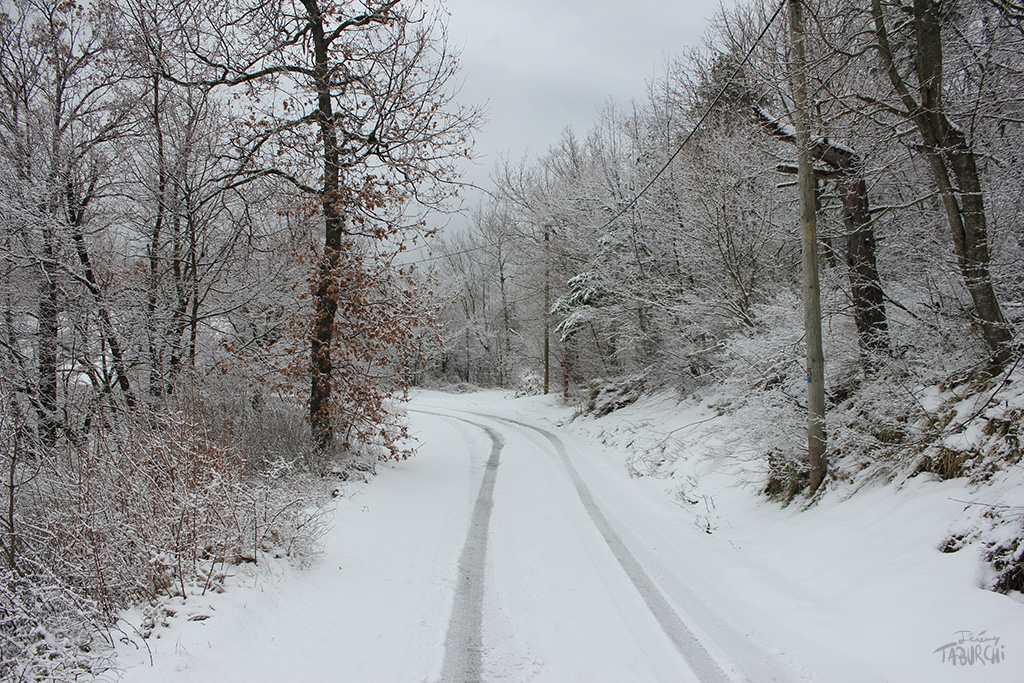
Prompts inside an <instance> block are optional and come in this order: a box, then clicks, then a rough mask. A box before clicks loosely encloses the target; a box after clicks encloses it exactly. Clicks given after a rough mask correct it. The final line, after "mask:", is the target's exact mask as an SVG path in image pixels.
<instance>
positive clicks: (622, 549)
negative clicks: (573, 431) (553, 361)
mask: <svg viewBox="0 0 1024 683" xmlns="http://www.w3.org/2000/svg"><path fill="white" fill-rule="evenodd" d="M467 412H470V411H467ZM471 414H472V415H477V416H479V417H486V418H488V419H491V420H495V421H497V422H504V423H507V424H512V425H518V426H520V427H525V428H526V429H530V430H533V431H535V432H537V433H539V434H541V435H543V436H544V437H545V438H547V440H548V441H550V442H551V444H552V445H553V446H554V448H555V452H557V453H558V455H559V458H560V459H561V461H562V464H563V465H564V466H565V469H566V471H567V473H568V475H569V479H570V481H572V484H573V486H574V487H575V488H576V493H577V495H578V496H579V499H580V501H581V502H582V503H583V507H584V509H585V510H586V511H587V514H588V515H589V516H590V519H591V521H592V522H593V523H594V526H596V527H597V530H598V531H599V532H600V533H601V536H602V537H603V538H604V540H605V543H607V545H608V547H609V549H611V551H612V554H613V555H614V556H615V559H617V560H618V561H619V565H621V566H622V569H623V571H624V572H626V576H628V577H629V580H630V581H631V582H632V583H633V586H634V587H635V588H636V590H637V592H639V593H640V597H642V598H643V600H644V603H646V605H647V608H648V609H649V610H650V611H651V614H653V615H654V618H655V619H656V620H657V621H658V624H659V625H661V628H662V630H663V631H664V632H665V635H666V636H668V638H669V640H671V641H672V644H673V645H675V647H676V650H677V651H678V652H679V654H680V655H682V657H683V659H685V660H686V662H687V663H688V664H689V665H690V668H691V669H692V670H693V672H694V673H695V674H696V675H697V677H698V678H699V679H700V680H701V681H703V683H728V682H729V681H732V680H735V679H734V678H733V677H732V676H729V675H728V674H726V672H725V671H724V670H723V668H722V667H721V665H720V664H719V663H718V662H717V661H716V660H715V659H714V658H713V657H712V656H711V655H710V654H709V653H708V651H707V649H705V647H704V646H703V645H702V644H701V642H700V641H699V640H698V639H697V637H696V636H695V635H694V634H693V631H691V630H690V628H689V627H688V626H687V625H686V624H685V623H683V620H682V619H681V618H680V617H679V614H678V613H677V612H676V610H675V609H673V607H672V606H671V605H670V604H669V603H668V600H666V599H665V596H664V594H663V593H662V592H661V590H660V589H659V588H658V586H657V584H655V583H654V580H653V579H651V576H650V574H648V573H647V571H646V570H645V569H644V568H643V565H641V564H640V562H639V560H637V559H636V556H635V555H633V553H632V551H630V549H629V548H628V547H627V546H626V544H625V542H624V541H623V540H622V537H621V536H619V534H618V533H617V532H616V531H615V529H613V528H612V525H611V524H610V523H609V522H608V518H607V517H605V515H604V513H603V512H601V509H600V507H598V505H597V502H596V501H595V500H594V496H593V494H592V493H591V492H590V488H589V487H587V485H586V483H585V482H584V481H583V478H582V477H581V476H580V474H579V472H578V471H577V470H576V466H575V465H573V463H572V460H571V459H570V458H569V453H568V451H567V450H566V448H565V444H564V443H563V442H562V440H561V439H560V438H558V436H557V435H556V434H553V433H551V432H549V431H547V430H544V429H541V428H539V427H535V426H533V425H531V424H527V423H525V422H519V421H518V420H512V419H509V418H505V417H498V416H497V415H488V414H486V413H476V412H471ZM477 426H480V427H482V428H484V429H487V428H486V427H483V426H482V425H477ZM488 433H490V430H488ZM492 438H493V437H492ZM492 487H493V484H492ZM467 546H468V544H467ZM445 680H448V679H445ZM466 680H470V679H466ZM472 680H477V679H472Z"/></svg>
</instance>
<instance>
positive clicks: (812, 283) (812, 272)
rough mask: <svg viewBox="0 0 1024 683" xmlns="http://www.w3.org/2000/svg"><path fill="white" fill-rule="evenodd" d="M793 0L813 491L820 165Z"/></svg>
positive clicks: (817, 463) (819, 401)
mask: <svg viewBox="0 0 1024 683" xmlns="http://www.w3.org/2000/svg"><path fill="white" fill-rule="evenodd" d="M788 1H789V35H790V59H789V73H790V80H791V83H792V87H793V99H794V100H795V101H796V117H795V119H796V120H795V123H796V141H797V143H796V144H797V151H798V153H799V161H798V162H797V181H798V183H797V184H798V185H799V188H800V249H801V251H802V253H803V259H802V261H803V297H804V338H805V339H806V341H807V455H808V458H809V460H810V466H811V471H810V476H811V480H810V491H809V493H812V494H813V493H814V492H815V491H816V490H817V489H818V487H819V486H820V485H821V482H822V480H823V479H824V478H825V470H826V463H825V443H826V436H825V358H824V354H823V353H822V350H821V296H820V290H819V284H818V234H817V233H818V225H817V215H816V212H815V204H816V202H815V197H814V166H813V162H812V159H811V117H810V114H809V113H808V111H809V105H808V101H807V55H806V52H805V49H804V32H803V7H802V5H801V2H802V0H788Z"/></svg>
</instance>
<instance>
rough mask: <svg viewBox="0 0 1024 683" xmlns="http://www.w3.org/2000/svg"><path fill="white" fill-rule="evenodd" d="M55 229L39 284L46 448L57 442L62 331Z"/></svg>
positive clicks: (48, 235)
mask: <svg viewBox="0 0 1024 683" xmlns="http://www.w3.org/2000/svg"><path fill="white" fill-rule="evenodd" d="M55 239H56V237H55V236H54V234H53V228H50V227H47V228H44V229H43V265H42V280H41V282H40V284H39V287H40V292H39V308H38V316H39V320H38V328H37V334H38V340H39V346H38V349H39V350H38V353H39V358H38V361H37V368H38V372H39V390H38V398H39V402H38V404H37V408H38V412H39V439H40V441H41V442H42V445H43V446H47V447H51V446H53V445H54V444H55V443H56V442H57V342H58V334H59V332H60V329H59V327H58V324H57V311H58V305H57V282H56V273H55V272H54V271H55V270H56V267H55V265H54V263H55V259H56V250H55V249H54V244H53V242H54V240H55Z"/></svg>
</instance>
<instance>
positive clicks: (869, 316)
mask: <svg viewBox="0 0 1024 683" xmlns="http://www.w3.org/2000/svg"><path fill="white" fill-rule="evenodd" d="M754 115H755V117H756V118H757V120H758V122H759V123H760V124H761V126H762V127H763V128H764V129H765V130H766V131H768V133H769V134H771V135H772V136H773V137H776V138H778V139H780V140H783V141H785V142H788V143H790V144H794V145H795V144H796V138H795V137H794V136H793V135H792V134H791V133H789V132H788V131H787V130H786V129H784V128H783V127H782V126H780V125H779V123H778V122H777V121H776V120H775V119H773V118H771V117H770V116H768V115H767V114H765V113H764V112H763V111H761V110H760V109H758V108H756V107H755V108H754ZM811 153H812V157H813V159H814V160H815V161H821V162H824V163H825V164H827V165H828V166H830V167H831V168H832V169H834V170H835V173H831V172H830V173H828V178H834V179H836V181H837V183H838V186H839V197H840V201H841V202H842V205H843V224H844V226H845V228H846V233H847V235H846V265H847V268H848V269H849V278H850V289H851V293H852V298H853V318H854V323H855V325H856V327H857V339H858V340H859V342H860V345H861V346H862V347H863V348H865V349H871V350H874V351H882V352H888V350H889V324H888V319H887V317H886V312H885V293H884V291H883V290H882V282H881V280H879V278H878V265H877V261H876V259H875V246H876V242H875V230H874V228H873V227H872V224H871V204H870V200H869V198H868V186H867V182H866V181H865V180H864V171H863V164H862V162H861V159H860V157H859V156H858V155H857V154H855V153H854V152H853V151H852V150H849V149H846V148H845V147H840V146H837V145H835V144H832V143H830V142H829V141H828V140H812V141H811ZM780 169H781V170H784V171H785V172H795V171H796V169H795V168H792V167H789V166H785V167H780Z"/></svg>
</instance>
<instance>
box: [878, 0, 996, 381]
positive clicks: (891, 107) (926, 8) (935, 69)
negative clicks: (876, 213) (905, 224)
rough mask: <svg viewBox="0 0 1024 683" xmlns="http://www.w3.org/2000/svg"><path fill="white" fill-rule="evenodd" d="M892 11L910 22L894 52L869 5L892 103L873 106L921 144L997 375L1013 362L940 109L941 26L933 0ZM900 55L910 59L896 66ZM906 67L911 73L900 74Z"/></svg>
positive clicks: (958, 132) (975, 180)
mask: <svg viewBox="0 0 1024 683" xmlns="http://www.w3.org/2000/svg"><path fill="white" fill-rule="evenodd" d="M893 10H895V11H898V12H900V13H901V14H905V15H907V16H908V17H909V21H906V22H903V21H901V23H900V27H901V29H900V42H899V46H901V47H899V46H897V47H894V45H893V42H892V40H891V37H890V36H891V33H892V30H891V29H890V23H891V19H890V18H889V17H888V16H887V13H886V11H885V8H884V6H883V3H882V0H872V3H871V15H872V17H873V19H874V32H875V38H876V43H875V45H876V49H877V52H878V56H879V58H880V60H881V62H882V67H883V69H884V70H885V73H886V75H887V77H888V80H889V82H890V84H891V86H892V90H893V92H894V94H895V95H896V101H897V103H896V104H886V103H879V104H880V105H882V106H884V107H885V108H886V110H887V111H889V112H890V113H892V114H896V115H898V116H900V117H902V118H903V119H905V120H907V121H909V122H911V123H912V124H913V125H914V127H915V129H916V131H917V133H918V135H919V136H920V139H921V143H922V144H921V147H920V150H921V152H922V154H923V155H924V156H925V158H926V159H927V161H928V164H929V167H930V169H931V174H932V179H933V181H934V182H935V184H936V186H937V187H938V190H939V194H940V196H941V198H942V204H943V207H944V209H945V213H946V219H947V222H948V224H949V227H950V231H951V234H952V237H953V245H954V247H955V249H956V254H957V259H958V263H959V266H960V272H961V275H962V276H963V279H964V283H965V284H966V286H967V290H968V291H969V292H970V295H971V299H972V300H973V302H974V308H975V311H976V313H977V318H978V319H977V322H978V325H979V327H980V328H981V332H982V336H983V337H984V339H985V342H986V344H987V345H988V348H989V351H990V352H991V353H992V364H993V366H994V367H996V368H998V367H1001V366H1002V365H1004V364H1005V363H1006V362H1007V361H1008V360H1009V359H1010V358H1011V357H1012V353H1011V350H1010V348H1009V342H1010V340H1011V337H1012V335H1011V333H1010V328H1009V326H1008V324H1007V321H1006V319H1005V318H1004V316H1003V312H1002V310H1001V308H1000V306H999V301H998V298H997V297H996V293H995V289H994V288H993V283H992V276H991V273H990V270H989V266H990V262H991V256H990V252H989V234H988V233H989V229H988V220H987V215H986V208H985V199H984V193H983V190H982V184H981V174H980V172H979V169H978V163H977V159H976V156H975V152H974V148H973V145H972V143H971V140H970V139H969V138H968V136H967V133H966V131H965V129H964V128H963V127H961V126H960V125H958V124H957V122H956V121H954V119H953V117H952V116H951V113H950V110H949V108H948V107H947V98H946V92H945V91H946V88H947V85H946V83H945V77H944V74H945V71H944V67H945V62H944V60H945V55H944V45H945V37H944V28H945V24H946V23H947V20H946V19H945V18H944V16H943V10H942V6H941V4H940V3H939V2H936V1H935V0H914V2H913V3H911V4H909V5H904V4H903V3H902V2H896V3H893ZM900 50H902V51H903V52H904V54H905V56H906V57H909V59H903V57H904V54H901V53H900ZM907 63H909V64H911V65H912V68H910V69H906V68H903V67H902V65H903V64H907ZM914 89H916V91H917V93H916V94H915V93H914V92H913V90H914ZM869 101H871V100H870V99H869ZM872 103H874V102H872Z"/></svg>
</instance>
